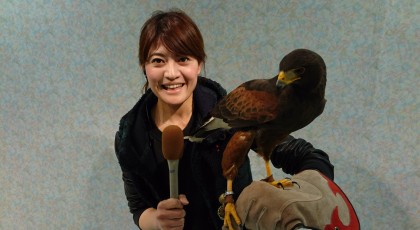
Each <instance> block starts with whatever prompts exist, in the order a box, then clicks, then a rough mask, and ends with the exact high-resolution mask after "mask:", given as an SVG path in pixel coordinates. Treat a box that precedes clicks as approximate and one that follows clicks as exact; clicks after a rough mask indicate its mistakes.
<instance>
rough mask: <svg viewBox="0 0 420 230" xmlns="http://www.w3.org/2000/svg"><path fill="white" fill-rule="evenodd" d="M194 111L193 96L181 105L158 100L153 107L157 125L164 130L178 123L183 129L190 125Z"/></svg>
mask: <svg viewBox="0 0 420 230" xmlns="http://www.w3.org/2000/svg"><path fill="white" fill-rule="evenodd" d="M192 112H193V100H192V96H191V97H190V98H189V99H188V100H186V101H185V102H184V103H182V104H181V105H168V104H166V103H164V102H162V101H161V100H158V102H157V103H156V106H155V107H154V108H153V109H152V116H153V119H154V121H155V124H156V126H157V127H158V129H159V130H160V131H163V130H164V129H165V128H166V127H168V126H169V125H177V126H178V127H179V128H181V129H182V130H183V129H184V128H185V127H186V126H187V125H188V122H189V121H190V119H191V115H192Z"/></svg>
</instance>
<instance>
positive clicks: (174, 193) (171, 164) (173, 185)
mask: <svg viewBox="0 0 420 230" xmlns="http://www.w3.org/2000/svg"><path fill="white" fill-rule="evenodd" d="M178 165H179V160H168V168H169V192H170V197H171V198H175V199H178Z"/></svg>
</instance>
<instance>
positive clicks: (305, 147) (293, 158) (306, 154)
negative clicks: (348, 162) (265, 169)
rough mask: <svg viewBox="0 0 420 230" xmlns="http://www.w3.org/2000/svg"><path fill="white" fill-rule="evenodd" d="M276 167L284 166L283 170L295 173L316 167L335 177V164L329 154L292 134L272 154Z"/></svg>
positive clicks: (328, 175)
mask: <svg viewBox="0 0 420 230" xmlns="http://www.w3.org/2000/svg"><path fill="white" fill-rule="evenodd" d="M271 162H272V164H273V166H274V167H276V168H282V169H283V172H285V173H287V174H290V175H293V174H296V173H299V172H301V171H303V170H306V169H315V170H318V171H319V172H321V173H322V174H324V175H325V176H327V177H328V178H330V179H331V180H333V179H334V166H333V165H332V164H331V162H330V160H329V157H328V154H327V153H325V152H324V151H322V150H320V149H316V148H314V147H313V146H312V144H311V143H309V142H307V141H305V140H304V139H301V138H298V139H295V138H293V137H292V136H290V137H289V138H287V140H286V141H285V142H283V143H282V144H280V145H278V146H277V147H276V148H275V149H274V151H273V153H272V154H271Z"/></svg>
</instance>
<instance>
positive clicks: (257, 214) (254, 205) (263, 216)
mask: <svg viewBox="0 0 420 230" xmlns="http://www.w3.org/2000/svg"><path fill="white" fill-rule="evenodd" d="M291 180H292V181H293V182H295V183H294V184H293V185H292V186H290V187H285V188H284V189H282V188H276V187H274V186H272V185H270V184H268V183H266V182H262V181H254V182H253V183H251V184H250V185H249V186H248V187H246V188H245V189H244V190H243V191H242V193H241V194H240V196H239V197H238V199H237V201H236V211H237V213H238V215H239V217H240V218H241V221H242V225H244V226H245V227H246V228H247V229H260V230H263V229H270V230H271V229H286V230H291V229H299V228H302V227H306V228H310V229H312V228H315V229H334V228H335V227H338V229H340V230H343V229H352V230H353V229H359V228H360V225H359V220H358V218H357V215H356V213H355V211H354V209H353V206H352V205H351V203H350V201H349V200H348V199H347V197H346V195H345V194H344V193H343V192H342V191H341V189H340V188H339V187H338V186H337V185H336V184H335V183H334V182H332V181H331V180H329V179H328V178H327V177H326V176H324V175H322V174H321V173H319V172H318V171H315V170H305V171H302V172H301V173H299V174H296V175H295V176H293V177H292V178H291Z"/></svg>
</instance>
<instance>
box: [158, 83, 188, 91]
mask: <svg viewBox="0 0 420 230" xmlns="http://www.w3.org/2000/svg"><path fill="white" fill-rule="evenodd" d="M182 86H184V84H173V85H162V88H163V89H165V90H171V89H177V88H181V87H182Z"/></svg>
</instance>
